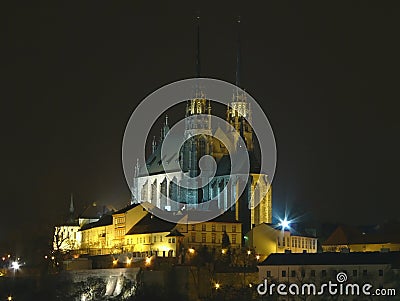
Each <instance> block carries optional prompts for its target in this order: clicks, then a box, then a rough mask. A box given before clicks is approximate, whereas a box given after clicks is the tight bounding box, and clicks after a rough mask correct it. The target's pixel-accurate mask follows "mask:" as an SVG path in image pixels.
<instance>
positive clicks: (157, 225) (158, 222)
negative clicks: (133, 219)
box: [126, 214, 176, 235]
mask: <svg viewBox="0 0 400 301" xmlns="http://www.w3.org/2000/svg"><path fill="white" fill-rule="evenodd" d="M175 226H176V224H175V223H171V222H168V221H165V220H163V219H160V218H158V217H156V216H154V215H152V214H146V215H145V216H144V217H143V218H142V219H141V220H140V221H139V222H138V223H137V224H136V225H134V226H133V227H132V228H131V229H130V230H129V231H128V233H126V235H132V234H146V233H159V232H170V231H172V229H173V228H174V227H175Z"/></svg>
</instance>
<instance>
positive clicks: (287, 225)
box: [280, 217, 290, 230]
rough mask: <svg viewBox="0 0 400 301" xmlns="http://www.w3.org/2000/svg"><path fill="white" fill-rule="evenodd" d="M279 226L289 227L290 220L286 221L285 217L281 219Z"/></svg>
mask: <svg viewBox="0 0 400 301" xmlns="http://www.w3.org/2000/svg"><path fill="white" fill-rule="evenodd" d="M280 226H281V227H282V230H285V229H289V227H290V221H288V220H287V219H286V217H285V219H283V220H281V223H280Z"/></svg>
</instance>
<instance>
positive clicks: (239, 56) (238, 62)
mask: <svg viewBox="0 0 400 301" xmlns="http://www.w3.org/2000/svg"><path fill="white" fill-rule="evenodd" d="M195 22H196V62H195V68H196V77H197V78H200V77H201V76H200V74H201V72H200V71H201V68H200V67H201V65H200V16H196V21H195ZM236 25H237V29H236V30H237V46H236V47H237V52H236V82H235V84H236V86H237V87H239V88H240V86H241V82H240V79H241V68H242V66H241V61H242V54H241V44H240V16H239V17H238V19H237V21H236Z"/></svg>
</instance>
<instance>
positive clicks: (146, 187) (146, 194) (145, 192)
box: [141, 181, 148, 201]
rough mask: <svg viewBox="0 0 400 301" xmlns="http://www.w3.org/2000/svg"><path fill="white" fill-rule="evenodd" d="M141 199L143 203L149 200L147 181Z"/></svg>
mask: <svg viewBox="0 0 400 301" xmlns="http://www.w3.org/2000/svg"><path fill="white" fill-rule="evenodd" d="M141 194H142V195H141V197H142V201H147V200H148V181H146V182H145V183H144V184H143V186H142V192H141Z"/></svg>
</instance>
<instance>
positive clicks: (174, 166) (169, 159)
mask: <svg viewBox="0 0 400 301" xmlns="http://www.w3.org/2000/svg"><path fill="white" fill-rule="evenodd" d="M169 139H171V142H173V144H174V145H177V146H179V145H181V143H182V141H183V138H182V137H179V136H176V135H173V134H169V135H168V140H169ZM161 145H162V144H161V143H160V144H159V145H158V147H157V148H156V149H155V151H154V153H152V154H151V155H150V157H149V158H148V159H147V161H146V166H141V167H140V171H139V176H142V175H146V174H147V173H148V174H149V175H155V174H160V173H165V172H174V171H180V165H179V152H174V153H167V154H166V155H164V156H163V157H161ZM163 164H164V166H163ZM164 167H166V168H165V169H164Z"/></svg>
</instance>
